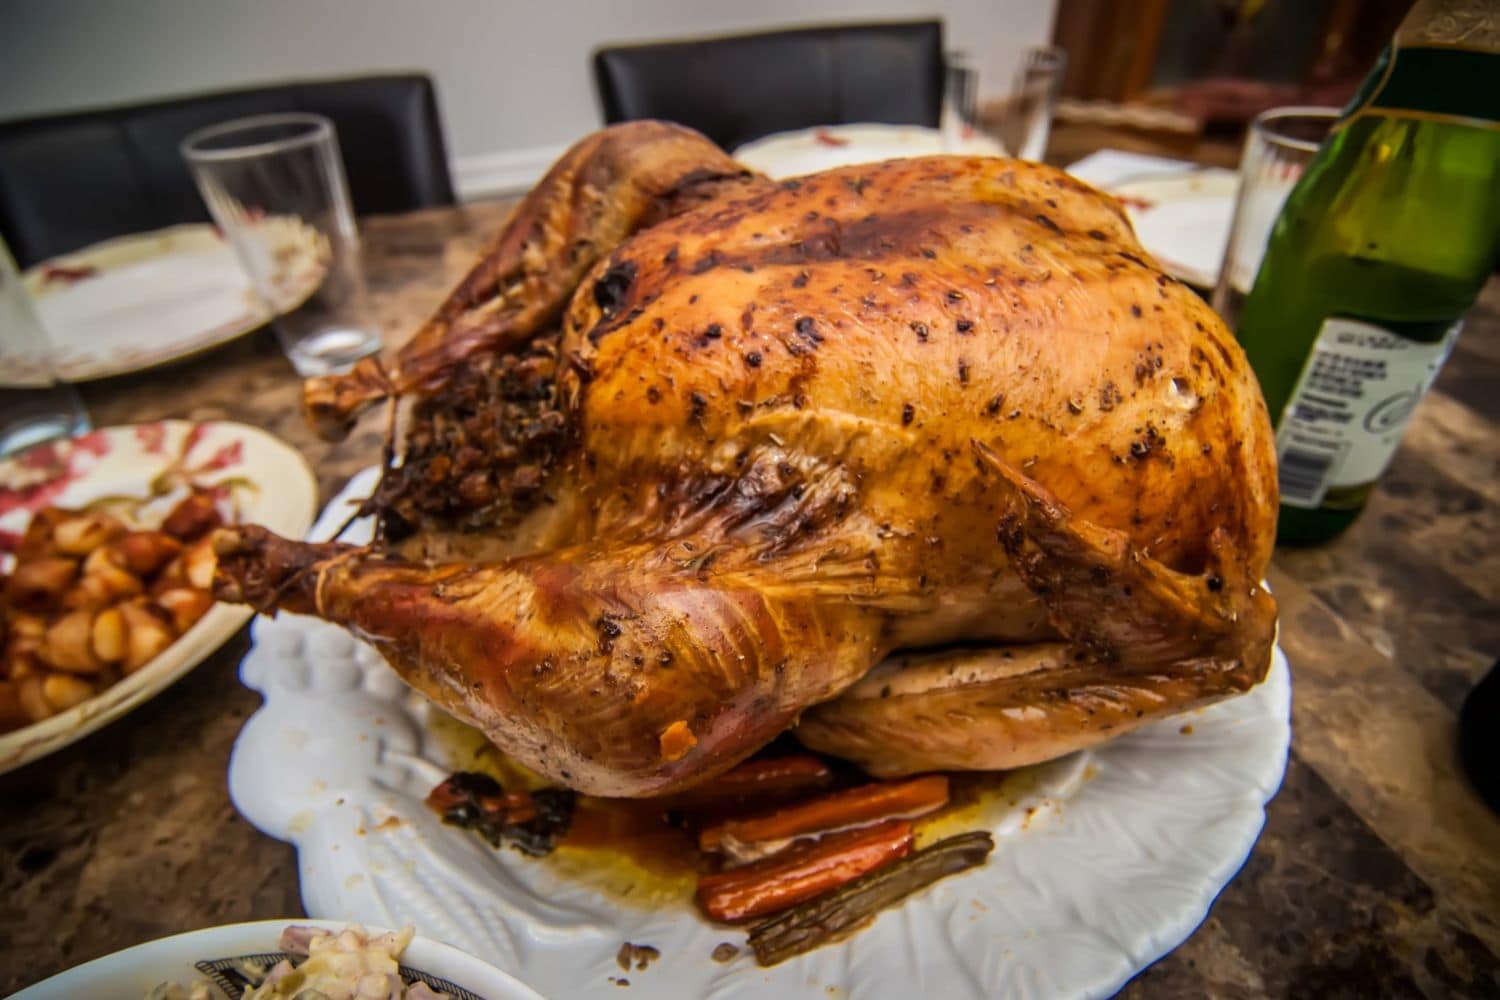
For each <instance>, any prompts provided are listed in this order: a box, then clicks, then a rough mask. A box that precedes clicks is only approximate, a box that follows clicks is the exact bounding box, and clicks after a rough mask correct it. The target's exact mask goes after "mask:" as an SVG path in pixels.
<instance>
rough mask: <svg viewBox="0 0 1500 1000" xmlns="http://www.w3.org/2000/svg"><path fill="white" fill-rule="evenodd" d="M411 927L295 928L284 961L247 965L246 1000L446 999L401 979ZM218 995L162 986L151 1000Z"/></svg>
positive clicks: (202, 999) (200, 988) (283, 946)
mask: <svg viewBox="0 0 1500 1000" xmlns="http://www.w3.org/2000/svg"><path fill="white" fill-rule="evenodd" d="M412 936H413V931H412V928H410V927H406V928H403V929H402V930H400V931H390V932H387V933H384V934H369V933H367V932H366V931H365V929H364V928H363V927H360V926H358V925H353V926H350V927H346V928H344V929H343V930H341V931H330V930H324V929H323V928H319V927H302V926H296V925H294V926H291V927H288V928H286V930H284V931H282V933H281V940H280V941H279V942H278V943H277V945H276V947H277V949H278V950H280V951H281V952H282V953H283V954H284V956H285V957H283V958H281V959H280V960H279V961H277V962H276V963H275V964H273V965H271V967H270V968H267V969H262V968H253V967H247V968H244V969H242V970H241V973H242V975H243V976H244V978H246V979H248V980H249V981H250V982H251V983H253V984H254V986H253V988H252V989H250V990H249V991H248V992H246V993H245V995H244V1000H278V998H285V1000H444V998H445V997H446V996H447V994H444V993H438V992H436V991H434V990H433V989H432V988H431V987H430V986H428V985H427V984H426V983H424V982H422V981H420V980H418V981H416V982H414V983H410V984H408V983H406V982H405V981H404V980H403V979H402V978H401V963H400V959H401V955H402V953H403V952H404V951H406V946H407V945H409V944H411V939H412ZM218 996H220V994H219V992H218V991H217V990H216V989H215V988H214V987H213V986H212V985H210V984H208V983H205V982H201V981H200V982H196V983H193V984H192V985H189V986H182V985H179V984H176V983H163V984H162V985H160V986H158V987H156V988H155V989H153V990H152V991H151V992H150V993H148V994H147V995H146V1000H214V998H217V997H218Z"/></svg>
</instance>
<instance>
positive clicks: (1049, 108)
mask: <svg viewBox="0 0 1500 1000" xmlns="http://www.w3.org/2000/svg"><path fill="white" fill-rule="evenodd" d="M1067 68H1068V54H1067V53H1066V52H1064V51H1063V50H1062V49H1059V48H1054V47H1052V46H1041V47H1038V48H1032V49H1027V50H1026V52H1025V54H1024V55H1023V56H1022V57H1021V66H1020V68H1019V69H1018V70H1016V80H1015V86H1014V87H1013V88H1012V91H1011V96H1010V101H1009V104H1008V106H1007V108H1006V112H1005V122H1004V124H1003V126H1002V128H1001V137H1002V139H1003V140H1004V142H1005V147H1006V148H1007V149H1009V150H1010V151H1011V155H1012V156H1015V157H1017V158H1019V159H1022V160H1041V159H1042V157H1043V156H1045V155H1046V153H1047V138H1048V136H1050V135H1051V134H1052V114H1053V112H1054V111H1055V110H1056V109H1057V95H1058V93H1059V92H1060V91H1061V90H1062V81H1063V73H1064V72H1065V71H1066V70H1067Z"/></svg>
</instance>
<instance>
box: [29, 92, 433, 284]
mask: <svg viewBox="0 0 1500 1000" xmlns="http://www.w3.org/2000/svg"><path fill="white" fill-rule="evenodd" d="M282 111H310V112H315V113H317V114H321V115H325V116H327V117H328V118H330V119H332V121H333V124H334V128H335V130H336V131H337V133H338V140H339V149H340V152H341V153H342V154H343V159H344V170H345V173H346V174H347V175H348V179H349V194H350V197H351V199H352V200H353V202H354V210H355V212H356V213H358V214H361V215H365V214H369V213H373V212H404V211H409V210H411V209H414V208H421V207H424V206H429V205H451V204H452V203H453V182H452V180H451V179H450V177H449V175H448V155H447V150H446V147H445V145H444V143H443V128H442V122H441V120H440V119H439V117H438V110H437V97H436V94H435V93H434V91H433V86H432V81H431V80H430V79H429V78H428V77H426V76H423V75H420V74H403V75H389V76H368V77H358V78H353V79H342V80H318V81H310V82H299V83H282V84H276V85H273V86H265V87H255V88H251V89H245V90H233V91H225V92H220V93H214V94H205V95H200V96H195V97H185V98H179V99H175V100H170V101H161V102H154V103H149V104H135V105H130V106H127V107H113V108H103V109H100V110H97V111H84V112H79V113H76V114H67V115H55V116H51V117H45V118H32V119H27V120H22V121H11V122H4V123H0V235H3V236H4V238H5V242H6V243H8V244H9V245H10V248H11V252H12V253H13V254H14V255H15V257H16V260H17V262H18V263H20V264H21V266H23V267H25V266H27V265H29V264H33V263H35V262H37V261H39V260H44V259H46V258H48V257H52V256H55V255H57V254H60V253H68V252H70V251H73V250H77V249H79V248H81V247H84V246H87V245H88V244H90V243H96V242H98V241H99V240H102V239H107V238H109V237H111V236H119V235H122V234H125V233H135V232H143V231H146V230H151V229H159V228H161V227H163V226H170V225H173V224H176V223H180V222H199V221H206V220H207V219H208V212H207V210H206V209H205V208H204V205H203V199H202V198H201V197H199V195H198V190H197V188H196V187H194V185H193V179H192V176H191V174H190V173H189V172H188V168H187V164H186V163H185V162H184V161H183V158H182V153H181V151H180V150H179V148H178V147H179V145H180V143H181V142H182V140H183V139H184V138H186V137H187V136H188V135H189V134H190V133H192V132H193V131H195V130H196V129H199V128H202V127H203V126H205V125H212V124H215V123H217V122H223V121H228V120H229V119H231V118H240V117H244V116H246V115H259V114H270V113H274V112H282Z"/></svg>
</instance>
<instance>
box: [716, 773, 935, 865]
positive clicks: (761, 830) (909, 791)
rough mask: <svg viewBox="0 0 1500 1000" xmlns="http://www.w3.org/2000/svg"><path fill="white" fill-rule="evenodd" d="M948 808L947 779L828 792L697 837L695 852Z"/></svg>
mask: <svg viewBox="0 0 1500 1000" xmlns="http://www.w3.org/2000/svg"><path fill="white" fill-rule="evenodd" d="M947 804H948V779H947V777H945V776H944V775H941V774H934V775H928V776H927V777H925V778H913V779H911V780H909V781H886V782H880V783H877V784H872V785H861V786H859V787H858V788H850V789H846V790H844V791H841V792H832V793H830V794H828V795H823V796H820V797H818V798H815V799H809V800H808V801H806V802H799V803H797V804H796V805H791V806H787V807H786V808H784V809H778V810H777V811H776V812H773V813H768V814H766V815H764V816H753V817H750V818H748V819H738V820H729V821H728V822H725V823H719V824H717V825H715V826H710V827H707V828H705V829H704V831H703V832H702V833H701V834H699V835H698V846H699V848H701V849H702V850H704V851H707V852H709V853H715V852H720V851H725V850H726V849H731V850H732V849H736V848H739V847H740V846H742V845H749V844H777V843H779V842H785V841H790V840H795V839H797V838H798V837H808V836H813V835H815V834H823V833H833V832H836V831H839V830H848V829H850V828H853V827H860V826H869V825H870V824H871V823H879V822H881V821H882V820H888V819H913V818H915V817H917V816H923V815H926V814H927V813H930V812H933V811H935V810H938V809H941V808H942V807H943V806H945V805H947Z"/></svg>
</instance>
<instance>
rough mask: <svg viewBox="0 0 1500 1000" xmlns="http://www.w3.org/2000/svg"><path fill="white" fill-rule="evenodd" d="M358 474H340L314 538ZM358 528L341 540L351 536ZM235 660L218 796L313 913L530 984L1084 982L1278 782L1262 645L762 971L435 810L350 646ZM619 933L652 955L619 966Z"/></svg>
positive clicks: (353, 494)
mask: <svg viewBox="0 0 1500 1000" xmlns="http://www.w3.org/2000/svg"><path fill="white" fill-rule="evenodd" d="M374 481H375V477H374V470H368V471H367V472H365V473H362V474H361V475H359V476H356V477H355V479H354V480H352V481H351V482H350V484H349V486H348V487H346V488H345V490H344V492H343V493H342V494H341V495H340V497H339V498H338V499H337V500H335V501H334V502H333V504H331V505H330V506H329V508H328V510H326V511H325V512H324V514H323V516H322V518H321V519H320V521H319V523H318V525H317V526H316V527H315V528H314V529H313V535H314V537H316V538H326V537H328V536H329V535H330V534H331V533H332V532H333V531H335V530H337V528H338V526H339V525H341V524H343V523H344V522H345V521H346V519H347V518H348V517H349V516H350V514H351V513H352V511H353V510H354V509H355V506H356V505H357V503H358V499H359V498H361V497H363V496H365V495H366V494H367V492H368V491H369V489H370V488H371V487H372V486H373V484H374ZM368 530H369V528H368V525H363V524H355V525H354V526H352V527H351V529H350V531H349V533H347V534H346V537H350V535H353V536H354V538H353V540H359V539H360V535H361V532H363V533H364V534H367V533H368ZM253 636H254V641H255V644H254V648H253V649H252V650H251V652H250V654H249V655H248V656H247V657H246V658H245V661H244V663H243V665H242V666H241V670H240V676H241V679H242V680H243V681H244V683H245V684H247V685H249V686H250V687H252V688H254V689H255V690H257V691H259V692H261V693H262V694H263V695H264V697H265V704H264V706H263V707H262V708H261V709H260V710H259V711H258V712H257V713H256V714H255V715H254V716H252V717H251V719H250V720H249V721H248V722H247V723H246V725H245V728H244V730H243V731H242V732H241V733H240V736H239V739H238V742H237V743H236V744H235V749H234V756H233V758H232V759H231V761H230V769H229V785H230V794H231V795H232V797H233V799H234V802H235V804H236V805H237V806H238V807H239V809H240V811H241V812H242V813H244V815H245V816H246V817H247V818H248V819H249V820H250V821H251V822H252V823H254V824H255V825H256V826H257V827H259V828H260V829H261V830H263V831H265V832H266V833H268V834H270V835H271V836H274V837H277V838H280V839H282V840H289V841H291V842H293V843H294V844H295V845H296V846H297V850H298V858H299V863H300V867H301V877H302V899H303V903H304V905H305V906H306V908H307V911H308V913H309V915H311V916H314V917H321V918H329V919H338V920H358V921H362V922H365V923H369V924H372V925H381V926H400V925H402V924H407V923H410V924H413V925H415V926H416V927H417V928H418V930H419V931H420V932H421V933H423V934H425V935H427V936H429V937H432V938H436V939H438V940H441V941H446V942H449V943H451V944H453V945H456V946H458V947H459V948H462V949H463V950H465V951H468V952H470V953H471V954H474V955H476V956H478V957H480V958H482V959H484V960H485V961H487V962H490V963H492V964H494V965H496V966H499V967H500V968H503V969H505V970H507V971H509V972H511V973H513V974H514V975H516V976H518V977H519V978H520V979H522V980H523V981H525V982H526V983H528V984H530V985H531V986H532V987H534V988H535V989H537V990H539V991H541V992H542V993H544V994H546V995H548V996H556V997H579V996H600V997H614V998H618V997H621V996H625V995H626V994H625V993H623V992H621V991H620V990H619V989H618V988H617V983H616V981H615V980H617V979H619V978H620V977H622V976H625V977H626V978H628V979H629V984H630V990H629V993H628V995H629V996H631V997H636V998H640V997H713V998H731V997H747V996H764V995H769V994H771V992H772V991H777V992H779V993H781V994H783V995H797V996H809V995H817V996H822V997H843V996H855V997H860V998H865V997H892V998H896V997H903V998H905V997H914V996H923V995H926V996H942V997H944V998H956V997H986V996H1003V997H1018V998H1025V997H1046V998H1059V997H1091V996H1104V995H1108V994H1110V993H1112V992H1114V991H1115V990H1117V989H1118V988H1119V987H1120V986H1121V985H1123V984H1124V983H1125V982H1126V981H1127V980H1128V979H1130V977H1131V976H1133V975H1135V974H1136V973H1137V972H1139V971H1140V970H1141V969H1143V968H1145V967H1146V966H1147V965H1149V964H1151V963H1152V962H1153V961H1155V960H1156V959H1157V958H1159V957H1161V956H1162V955H1164V954H1166V953H1167V952H1168V951H1170V950H1171V949H1172V948H1174V947H1176V946H1177V945H1178V944H1179V943H1181V942H1182V940H1183V939H1184V938H1186V937H1187V936H1188V934H1190V933H1191V932H1192V931H1193V929H1194V928H1195V927H1197V926H1198V924H1199V923H1200V922H1201V921H1202V920H1203V918H1204V916H1205V915H1206V914H1207V912H1208V908H1209V906H1210V904H1211V903H1212V902H1213V900H1214V897H1215V896H1217V895H1218V893H1219V891H1220V890H1221V889H1222V888H1223V887H1224V885H1225V884H1226V883H1227V882H1228V881H1229V880H1230V879H1231V878H1232V877H1233V876H1234V874H1235V873H1236V872H1237V871H1238V870H1239V868H1240V866H1241V865H1242V864H1243V863H1244V860H1245V858H1246V856H1247V855H1248V854H1249V852H1250V848H1251V846H1252V845H1253V844H1254V843H1255V838H1256V837H1257V835H1258V834H1259V833H1260V829H1261V826H1262V825H1263V823H1264V821H1265V803H1266V801H1267V800H1268V799H1269V798H1270V797H1271V796H1272V795H1273V794H1274V793H1275V791H1276V789H1277V787H1278V786H1279V785H1280V783H1281V777H1282V773H1283V771H1284V770H1285V767H1286V756H1287V746H1288V741H1289V739H1290V735H1291V731H1290V723H1289V715H1290V708H1291V686H1290V679H1289V674H1288V671H1287V664H1286V659H1285V657H1284V656H1283V655H1282V653H1281V651H1280V650H1279V649H1278V650H1277V651H1276V653H1275V656H1274V660H1273V663H1272V666H1271V672H1270V675H1269V677H1268V678H1267V680H1266V681H1265V682H1264V683H1263V684H1261V685H1260V686H1259V687H1257V688H1256V689H1255V690H1253V691H1251V692H1250V693H1248V694H1246V695H1244V696H1242V697H1239V698H1236V699H1233V700H1231V701H1228V702H1223V703H1221V704H1218V705H1215V706H1213V707H1211V708H1207V709H1203V710H1201V711H1198V712H1195V713H1191V714H1189V715H1186V716H1183V717H1179V718H1175V719H1169V720H1166V721H1165V722H1162V723H1159V724H1156V725H1153V726H1150V727H1148V728H1145V729H1142V730H1140V731H1138V732H1135V733H1132V734H1130V735H1128V736H1125V737H1122V738H1120V739H1118V740H1116V741H1114V742H1112V743H1110V744H1108V745H1106V746H1104V747H1101V748H1098V749H1095V750H1092V751H1088V752H1084V753H1079V754H1075V755H1073V756H1071V757H1069V758H1065V759H1064V760H1061V761H1057V762H1054V763H1052V764H1049V765H1045V766H1043V767H1040V768H1036V769H1033V770H1032V771H1031V772H1029V773H1028V774H1027V775H1026V777H1025V778H1024V779H1023V780H1021V781H1020V782H1018V784H1017V785H1016V788H1017V791H1016V792H1015V793H1014V794H1013V795H1012V796H1010V797H1009V801H1007V802H1005V803H1004V804H1000V802H998V801H997V803H996V804H994V805H993V806H992V807H991V808H990V809H989V810H988V811H987V812H985V813H984V814H983V815H982V816H981V818H980V820H979V821H977V822H978V825H984V826H988V827H990V828H991V829H993V831H994V833H995V837H996V842H997V846H996V849H995V852H994V854H993V855H992V856H991V857H990V860H989V862H988V863H987V864H986V865H985V866H983V867H982V868H979V869H977V870H974V871H972V872H968V873H965V874H963V875H961V876H956V877H953V878H950V879H947V880H945V881H943V882H940V883H938V884H937V885H936V886H934V887H933V888H931V889H929V890H928V891H926V892H924V893H922V894H920V895H919V896H916V897H914V898H912V899H909V900H907V901H906V902H905V904H903V905H902V906H900V907H899V908H897V909H895V910H892V911H890V912H887V913H885V914H883V915H882V916H880V917H879V918H878V919H877V920H876V921H875V922H874V923H873V924H872V925H870V926H869V927H867V928H866V929H865V930H863V931H862V932H860V933H859V934H857V935H855V936H854V937H853V938H851V939H850V940H848V941H846V942H844V943H843V944H839V945H835V946H831V947H826V948H823V949H821V950H818V951H814V952H812V953H810V954H807V955H804V956H802V957H799V958H796V959H793V960H791V961H789V962H785V963H783V964H782V965H779V966H776V967H775V968H772V969H762V968H760V967H758V966H757V965H756V964H755V963H754V960H753V958H751V957H750V956H749V955H748V953H746V952H745V951H744V950H743V949H742V951H741V953H740V955H739V956H738V957H737V958H735V959H734V960H732V961H730V962H727V963H723V964H720V963H717V962H715V961H713V959H712V958H711V957H710V954H711V952H713V950H714V948H715V946H717V945H718V944H720V943H721V942H726V941H728V942H731V943H734V944H738V945H743V940H744V936H743V933H742V932H739V931H734V930H730V929H726V928H723V927H718V926H714V925H711V924H709V923H708V922H707V921H706V920H704V919H703V918H702V917H701V916H699V915H698V913H697V912H696V911H695V909H694V908H693V907H692V905H691V903H690V901H689V900H688V899H687V898H683V899H681V900H680V901H677V902H675V903H666V904H658V905H656V906H636V905H633V904H629V903H626V902H623V901H621V900H620V899H619V898H618V897H608V896H605V895H603V894H602V893H601V892H600V891H599V890H598V889H595V888H591V887H590V886H588V885H585V884H583V883H582V882H579V881H575V880H572V879H569V878H568V877H567V876H565V875H563V874H561V873H559V872H558V871H557V870H556V869H555V868H554V867H553V866H551V865H550V864H548V863H546V862H538V861H536V860H534V859H529V858H526V857H524V856H522V855H521V854H519V853H517V852H515V851H511V850H505V851H498V852H497V851H495V850H493V849H491V848H490V847H489V846H488V845H486V844H484V843H483V842H482V841H480V840H479V838H478V837H476V836H474V835H473V834H470V833H467V832H464V831H460V830H456V829H453V828H450V827H445V826H443V825H442V824H441V823H440V822H439V821H438V819H437V817H436V816H434V815H432V814H431V813H430V811H429V810H427V809H426V808H425V807H424V806H423V805H422V799H423V797H424V796H425V795H426V793H427V792H428V791H429V790H430V788H431V787H432V785H434V784H435V783H436V782H437V781H438V780H440V779H441V778H442V777H444V776H445V775H446V773H447V771H448V769H449V763H448V761H447V759H446V752H445V750H444V745H445V743H444V742H443V741H441V740H440V739H439V738H438V736H437V735H436V734H435V731H434V727H433V726H432V725H431V722H430V720H431V719H432V718H433V716H434V715H435V714H436V713H437V710H436V709H433V708H431V707H430V706H429V705H428V704H427V703H426V702H425V701H424V700H422V699H421V698H420V697H418V696H417V695H415V694H413V693H411V692H410V691H409V690H408V689H407V688H406V687H405V685H404V684H402V682H401V681H400V680H399V679H398V678H397V677H396V675H395V673H394V672H392V671H391V670H390V668H389V667H387V666H385V664H384V663H383V661H382V660H381V659H380V657H379V656H378V655H377V654H376V653H375V652H374V651H373V650H372V649H371V648H369V647H368V646H366V645H364V644H362V643H360V642H358V641H357V640H355V639H353V638H352V637H350V636H349V635H348V634H347V633H345V632H344V631H343V630H341V629H338V628H335V627H333V626H330V625H327V624H325V623H322V622H318V621H314V620H312V619H309V618H303V617H299V616H294V615H283V616H281V617H280V618H278V619H275V620H270V619H261V620H258V621H257V622H256V623H255V625H254V627H253ZM626 941H629V942H632V943H635V944H649V945H652V946H654V947H656V948H658V949H660V951H661V958H660V959H659V960H657V961H656V962H655V963H654V964H652V965H651V966H650V968H649V969H646V970H644V971H631V972H629V973H628V974H626V973H622V972H621V970H620V968H619V967H618V965H617V964H616V958H615V956H616V953H617V951H618V950H619V948H620V945H621V944H622V943H624V942H626Z"/></svg>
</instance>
